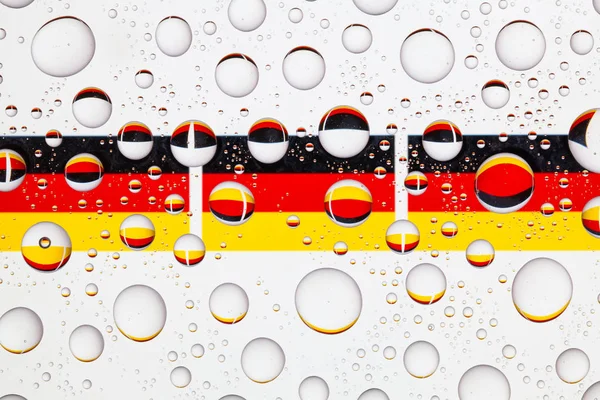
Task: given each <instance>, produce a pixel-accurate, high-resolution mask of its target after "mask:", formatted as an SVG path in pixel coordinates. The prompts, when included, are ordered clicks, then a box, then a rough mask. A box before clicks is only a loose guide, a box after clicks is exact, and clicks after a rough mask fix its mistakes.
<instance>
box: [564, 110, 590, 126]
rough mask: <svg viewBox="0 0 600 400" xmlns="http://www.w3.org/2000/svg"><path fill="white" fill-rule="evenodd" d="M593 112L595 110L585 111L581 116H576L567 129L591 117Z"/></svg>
mask: <svg viewBox="0 0 600 400" xmlns="http://www.w3.org/2000/svg"><path fill="white" fill-rule="evenodd" d="M595 113H596V111H590V112H587V113H585V114H583V115H582V116H580V117H579V118H577V119H576V120H575V122H573V123H572V124H571V129H569V130H572V129H573V128H574V127H576V126H577V125H579V124H580V123H582V122H583V121H587V120H588V119H591V118H592V117H593V116H594V114H595Z"/></svg>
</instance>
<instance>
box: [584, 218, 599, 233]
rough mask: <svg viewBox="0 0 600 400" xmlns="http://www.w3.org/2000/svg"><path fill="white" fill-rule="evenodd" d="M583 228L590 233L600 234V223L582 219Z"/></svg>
mask: <svg viewBox="0 0 600 400" xmlns="http://www.w3.org/2000/svg"><path fill="white" fill-rule="evenodd" d="M582 222H583V226H585V227H586V228H587V229H589V230H590V231H592V232H594V233H596V234H600V221H594V220H592V219H584V218H582Z"/></svg>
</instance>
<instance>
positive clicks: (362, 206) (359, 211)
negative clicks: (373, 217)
mask: <svg viewBox="0 0 600 400" xmlns="http://www.w3.org/2000/svg"><path fill="white" fill-rule="evenodd" d="M329 208H330V206H329V202H325V210H326V211H329ZM331 210H333V216H334V217H335V218H357V217H362V216H363V215H366V214H368V213H369V212H371V203H369V202H368V201H363V200H352V199H343V200H341V199H340V200H333V201H331Z"/></svg>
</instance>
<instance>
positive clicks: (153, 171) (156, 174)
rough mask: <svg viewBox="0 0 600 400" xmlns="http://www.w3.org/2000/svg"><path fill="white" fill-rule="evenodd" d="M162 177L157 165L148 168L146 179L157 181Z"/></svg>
mask: <svg viewBox="0 0 600 400" xmlns="http://www.w3.org/2000/svg"><path fill="white" fill-rule="evenodd" d="M161 176H162V169H161V168H160V167H159V166H158V165H152V166H150V167H149V168H148V178H150V179H151V180H153V181H157V180H159V179H160V177H161Z"/></svg>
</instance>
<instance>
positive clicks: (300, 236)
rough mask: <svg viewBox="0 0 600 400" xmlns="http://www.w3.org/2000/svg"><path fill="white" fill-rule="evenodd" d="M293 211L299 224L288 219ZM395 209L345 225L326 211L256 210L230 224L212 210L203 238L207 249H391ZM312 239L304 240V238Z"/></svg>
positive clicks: (206, 217) (204, 219)
mask: <svg viewBox="0 0 600 400" xmlns="http://www.w3.org/2000/svg"><path fill="white" fill-rule="evenodd" d="M290 215H295V216H297V217H298V218H299V219H300V225H299V226H298V227H296V228H292V227H289V226H288V225H287V223H286V221H287V218H288V217H289V216H290ZM394 219H395V213H394V212H375V213H371V215H370V216H369V218H368V219H367V220H366V221H365V222H364V223H363V224H361V225H359V226H357V227H353V228H346V227H341V226H339V225H337V224H336V223H335V222H333V221H331V220H330V219H329V217H327V215H326V214H325V212H295V213H288V212H281V213H280V212H261V213H254V214H253V215H252V216H251V217H250V219H249V220H248V221H247V222H245V223H244V224H242V225H238V226H230V225H226V224H223V223H222V222H220V221H218V220H217V219H215V217H214V216H213V215H212V214H211V213H210V212H204V213H203V215H202V230H203V232H202V233H203V235H202V237H203V240H204V243H205V245H206V249H207V250H208V251H323V250H324V251H332V252H333V246H334V244H335V243H337V242H339V241H343V242H345V243H346V244H347V245H348V247H349V251H350V252H352V251H358V250H362V251H365V250H368V251H376V250H379V251H389V249H388V247H387V245H386V243H385V232H386V230H387V228H388V227H389V226H390V224H391V223H392V222H394ZM306 237H308V238H310V239H311V241H312V243H311V244H309V245H306V244H304V242H303V241H304V238H306Z"/></svg>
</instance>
